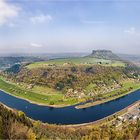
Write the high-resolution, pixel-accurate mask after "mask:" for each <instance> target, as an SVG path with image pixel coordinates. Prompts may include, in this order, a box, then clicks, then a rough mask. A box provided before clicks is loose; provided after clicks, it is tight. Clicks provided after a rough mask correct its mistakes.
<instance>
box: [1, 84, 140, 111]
mask: <svg viewBox="0 0 140 140" xmlns="http://www.w3.org/2000/svg"><path fill="white" fill-rule="evenodd" d="M139 89H140V87H139V88H136V89H134V90H132V91H130V92H128V93H125V94H123V95H120V96H118V97H114V98H113V99H108V100H105V101H96V102H93V103H87V104H89V105H86V104H85V105H77V104H79V103H76V104H73V105H47V104H45V103H37V102H35V101H31V100H29V99H27V98H23V97H19V96H16V95H13V94H11V93H9V92H7V91H5V90H3V89H0V91H2V92H5V93H6V94H8V95H10V96H13V97H15V98H18V99H22V100H25V101H27V102H29V103H31V104H36V105H39V106H46V107H50V108H51V107H52V108H64V107H71V106H74V107H75V108H76V109H84V108H88V107H92V106H96V105H100V104H103V103H107V102H109V101H113V100H116V99H118V98H121V97H123V96H126V95H129V94H131V93H132V92H134V91H137V90H139Z"/></svg>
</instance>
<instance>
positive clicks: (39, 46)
mask: <svg viewBox="0 0 140 140" xmlns="http://www.w3.org/2000/svg"><path fill="white" fill-rule="evenodd" d="M30 46H32V47H35V48H41V47H43V45H42V44H39V43H31V44H30Z"/></svg>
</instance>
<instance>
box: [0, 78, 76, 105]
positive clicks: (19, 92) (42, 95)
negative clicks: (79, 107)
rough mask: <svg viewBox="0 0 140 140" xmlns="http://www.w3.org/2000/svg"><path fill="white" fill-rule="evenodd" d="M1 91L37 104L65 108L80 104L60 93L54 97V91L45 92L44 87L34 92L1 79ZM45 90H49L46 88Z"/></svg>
mask: <svg viewBox="0 0 140 140" xmlns="http://www.w3.org/2000/svg"><path fill="white" fill-rule="evenodd" d="M0 89H1V90H4V91H5V92H7V93H9V94H11V95H13V96H16V97H19V98H23V99H27V100H29V101H31V102H34V103H37V104H44V105H56V106H57V105H58V106H61V105H62V106H65V105H72V104H76V103H78V102H79V101H78V100H76V99H74V98H69V99H64V98H63V97H64V95H63V94H61V93H59V92H56V93H54V94H53V95H52V94H49V93H50V92H52V90H50V91H49V92H44V88H42V87H35V88H33V89H32V91H29V90H25V89H23V88H22V86H21V87H18V86H17V85H15V84H12V83H9V82H6V81H5V80H4V79H2V78H0ZM45 90H47V89H46V88H45ZM35 91H36V92H35Z"/></svg>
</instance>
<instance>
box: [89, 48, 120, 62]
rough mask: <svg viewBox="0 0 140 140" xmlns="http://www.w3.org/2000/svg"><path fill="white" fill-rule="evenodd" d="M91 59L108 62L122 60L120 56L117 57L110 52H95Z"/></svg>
mask: <svg viewBox="0 0 140 140" xmlns="http://www.w3.org/2000/svg"><path fill="white" fill-rule="evenodd" d="M89 57H94V58H99V59H107V60H121V59H120V58H119V56H117V55H116V54H114V53H113V52H112V51H110V50H93V51H92V53H91V54H90V55H89Z"/></svg>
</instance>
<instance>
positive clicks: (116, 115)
mask: <svg viewBox="0 0 140 140" xmlns="http://www.w3.org/2000/svg"><path fill="white" fill-rule="evenodd" d="M138 103H140V100H138V101H135V102H134V103H132V104H130V105H129V106H127V107H125V108H123V109H121V110H120V111H117V112H115V113H113V114H111V115H109V116H106V117H104V118H102V119H99V120H96V121H92V122H88V123H81V124H68V125H65V124H50V123H44V122H42V121H40V122H41V123H42V124H44V125H57V126H59V127H63V128H82V127H90V126H93V125H104V124H105V123H109V122H111V121H112V120H113V119H111V120H108V119H110V118H111V117H113V116H115V117H114V119H115V118H117V117H118V116H119V115H122V114H124V113H126V112H127V111H129V109H131V108H132V107H133V106H135V105H136V104H138ZM0 104H2V105H3V106H4V107H5V108H7V109H9V110H11V111H14V110H16V111H20V110H17V109H13V108H11V107H8V106H7V105H5V104H4V103H0ZM25 115H26V114H25ZM26 117H27V118H29V119H30V120H31V121H33V122H36V121H38V120H34V119H32V118H30V117H28V116H26ZM104 121H108V122H104Z"/></svg>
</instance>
